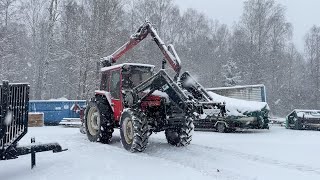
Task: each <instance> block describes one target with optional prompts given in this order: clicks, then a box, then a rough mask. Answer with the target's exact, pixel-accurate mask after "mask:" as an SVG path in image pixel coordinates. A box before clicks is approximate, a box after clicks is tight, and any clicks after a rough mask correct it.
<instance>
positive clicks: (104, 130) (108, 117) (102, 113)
mask: <svg viewBox="0 0 320 180" xmlns="http://www.w3.org/2000/svg"><path fill="white" fill-rule="evenodd" d="M84 124H85V131H86V134H87V137H88V139H89V140H90V141H91V142H101V143H103V144H109V143H110V142H111V138H112V133H113V131H114V129H113V128H114V121H113V116H112V110H111V109H110V107H109V105H108V104H107V101H106V100H105V99H104V98H103V97H95V98H93V99H92V100H91V101H90V102H89V103H88V105H87V107H86V112H85V119H84Z"/></svg>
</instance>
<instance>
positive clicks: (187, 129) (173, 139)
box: [165, 117, 194, 147]
mask: <svg viewBox="0 0 320 180" xmlns="http://www.w3.org/2000/svg"><path fill="white" fill-rule="evenodd" d="M193 131H194V125H193V119H192V118H191V117H189V118H187V119H186V120H185V122H184V124H183V125H182V126H181V128H178V129H167V130H166V131H165V135H166V138H167V141H168V143H169V144H171V145H174V146H177V147H180V146H187V145H189V144H190V143H191V140H192V134H193Z"/></svg>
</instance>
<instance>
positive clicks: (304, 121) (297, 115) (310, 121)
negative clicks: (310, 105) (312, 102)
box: [286, 109, 320, 130]
mask: <svg viewBox="0 0 320 180" xmlns="http://www.w3.org/2000/svg"><path fill="white" fill-rule="evenodd" d="M286 128H287V129H296V130H303V129H312V130H320V110H306V109H295V110H293V111H292V112H291V113H290V114H288V115H287V116H286Z"/></svg>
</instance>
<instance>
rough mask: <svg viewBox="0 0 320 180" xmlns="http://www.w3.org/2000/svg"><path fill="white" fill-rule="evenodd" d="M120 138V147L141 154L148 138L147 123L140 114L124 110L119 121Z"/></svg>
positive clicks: (131, 110)
mask: <svg viewBox="0 0 320 180" xmlns="http://www.w3.org/2000/svg"><path fill="white" fill-rule="evenodd" d="M120 138H121V143H122V146H123V147H124V148H125V149H126V150H128V151H130V152H142V151H144V150H145V149H146V147H147V144H148V138H149V129H148V122H147V119H146V117H145V116H144V114H143V113H142V112H138V111H135V110H133V109H130V108H129V109H125V110H124V111H123V112H122V114H121V119H120Z"/></svg>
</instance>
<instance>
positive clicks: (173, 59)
mask: <svg viewBox="0 0 320 180" xmlns="http://www.w3.org/2000/svg"><path fill="white" fill-rule="evenodd" d="M149 34H150V35H151V37H152V40H153V41H154V42H155V43H156V44H157V46H158V47H159V49H160V50H161V52H162V54H163V56H164V60H163V61H162V62H163V64H162V69H161V70H160V71H159V72H157V73H154V66H153V65H149V64H136V63H124V64H117V65H114V63H116V61H117V60H118V59H119V58H120V57H121V56H122V55H124V54H125V53H126V52H127V51H129V50H130V49H132V48H133V47H134V46H136V45H137V44H138V43H139V42H141V41H142V40H143V39H145V38H146V37H147V36H148V35H149ZM166 63H169V64H170V65H171V67H172V68H173V70H174V71H175V73H176V75H175V76H174V78H173V79H171V77H170V76H169V75H168V74H167V72H166V71H165V70H164V69H165V64H166ZM102 65H103V68H102V69H101V74H102V75H101V83H100V84H101V85H100V90H98V91H95V96H94V97H93V98H91V100H90V101H89V102H88V104H87V106H86V110H85V117H84V121H83V124H84V128H85V132H86V134H87V136H88V139H89V140H90V141H93V142H96V141H100V142H102V143H109V142H110V141H111V137H112V133H113V131H114V128H115V127H120V137H121V143H122V145H123V147H124V148H125V149H126V150H128V151H130V152H142V151H144V150H145V148H146V145H147V142H148V138H149V135H151V133H152V132H160V131H165V135H166V138H167V141H168V143H169V144H171V145H175V146H186V145H188V144H190V142H191V139H192V132H193V130H194V125H193V121H194V120H196V119H199V118H200V117H201V116H203V115H204V112H209V111H210V113H211V114H210V115H209V116H211V117H220V116H223V115H224V111H225V110H224V104H221V103H219V102H214V101H213V99H212V98H210V96H208V94H207V92H206V91H205V89H204V88H203V87H202V86H201V85H199V84H198V83H192V84H190V83H189V80H190V78H192V77H191V76H190V74H189V73H187V72H186V73H183V74H182V75H181V76H180V70H181V61H180V59H179V56H178V55H177V53H176V51H175V49H174V47H173V45H168V46H166V45H165V43H164V42H163V41H162V40H161V39H160V37H159V36H158V34H157V32H156V30H155V28H154V27H153V26H152V24H151V23H150V22H148V21H146V22H145V23H144V24H143V25H141V26H140V28H139V29H138V31H137V32H136V33H135V34H133V35H132V36H131V37H130V39H129V41H128V42H127V43H125V44H124V45H123V46H122V47H121V48H120V49H118V50H117V51H115V52H114V53H113V54H112V55H110V56H108V57H105V58H103V59H102ZM206 116H207V115H206Z"/></svg>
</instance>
